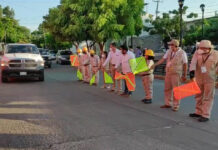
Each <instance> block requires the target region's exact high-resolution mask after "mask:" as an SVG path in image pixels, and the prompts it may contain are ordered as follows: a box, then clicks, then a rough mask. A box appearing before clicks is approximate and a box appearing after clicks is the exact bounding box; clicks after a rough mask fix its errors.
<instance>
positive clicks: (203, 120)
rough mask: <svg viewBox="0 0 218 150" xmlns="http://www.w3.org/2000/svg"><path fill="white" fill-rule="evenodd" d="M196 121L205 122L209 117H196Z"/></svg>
mask: <svg viewBox="0 0 218 150" xmlns="http://www.w3.org/2000/svg"><path fill="white" fill-rule="evenodd" d="M198 121H199V122H207V121H209V118H205V117H202V116H201V117H200V118H199V119H198Z"/></svg>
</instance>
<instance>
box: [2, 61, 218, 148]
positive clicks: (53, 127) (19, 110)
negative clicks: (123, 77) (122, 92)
mask: <svg viewBox="0 0 218 150" xmlns="http://www.w3.org/2000/svg"><path fill="white" fill-rule="evenodd" d="M45 75H46V80H45V82H32V81H13V82H11V83H7V84H3V83H1V84H0V149H6V150H7V149H41V150H44V149H51V150H205V149H207V150H217V149H218V142H217V138H218V128H217V125H218V121H217V118H218V109H217V108H218V106H217V105H218V102H217V101H215V106H214V109H213V116H212V120H211V121H210V122H208V123H198V122H197V121H196V120H194V119H190V118H189V117H188V116H187V115H188V113H190V112H193V111H194V99H193V98H188V99H184V100H182V105H181V109H180V111H179V112H176V113H175V112H173V111H171V110H170V109H168V110H162V109H160V108H159V106H160V105H161V104H163V85H164V83H163V81H160V80H156V81H155V84H154V89H155V93H154V103H153V104H152V105H144V104H142V103H141V102H140V100H141V99H142V98H143V95H144V94H143V89H142V85H141V81H140V78H138V79H137V91H136V92H135V93H134V94H133V96H132V97H131V98H123V97H120V96H118V95H116V94H114V93H110V92H108V91H106V90H103V89H100V88H99V87H91V86H89V85H86V84H82V83H80V82H78V81H76V79H75V72H73V70H72V68H71V67H69V66H59V65H58V66H57V65H55V66H54V67H53V68H52V69H46V74H45ZM217 94H218V91H217ZM217 99H218V95H216V100H217Z"/></svg>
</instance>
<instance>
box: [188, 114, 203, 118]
mask: <svg viewBox="0 0 218 150" xmlns="http://www.w3.org/2000/svg"><path fill="white" fill-rule="evenodd" d="M189 117H192V118H199V117H201V115H198V114H196V113H193V114H189Z"/></svg>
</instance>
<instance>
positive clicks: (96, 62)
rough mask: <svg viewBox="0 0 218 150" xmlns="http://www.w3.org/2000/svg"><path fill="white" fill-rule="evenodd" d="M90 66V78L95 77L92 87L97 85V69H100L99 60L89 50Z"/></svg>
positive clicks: (92, 51)
mask: <svg viewBox="0 0 218 150" xmlns="http://www.w3.org/2000/svg"><path fill="white" fill-rule="evenodd" d="M90 64H91V76H93V75H95V83H94V85H96V86H97V85H98V83H99V68H100V58H99V56H98V55H96V54H95V51H94V50H90Z"/></svg>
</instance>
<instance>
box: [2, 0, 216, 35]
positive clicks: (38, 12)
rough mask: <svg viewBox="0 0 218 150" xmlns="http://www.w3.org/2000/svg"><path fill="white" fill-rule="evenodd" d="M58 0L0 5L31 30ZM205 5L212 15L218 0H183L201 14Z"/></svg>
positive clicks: (172, 1) (172, 3) (167, 0)
mask: <svg viewBox="0 0 218 150" xmlns="http://www.w3.org/2000/svg"><path fill="white" fill-rule="evenodd" d="M162 1H163V2H161V3H160V6H159V11H160V12H161V13H163V12H167V11H169V10H172V9H175V8H178V0H162ZM59 3H60V0H0V5H2V6H7V5H8V6H10V7H11V8H13V9H14V10H15V14H16V15H15V18H16V19H18V20H19V21H20V24H21V25H23V26H26V27H28V28H29V29H31V30H32V31H33V30H35V29H37V27H38V25H39V24H40V23H41V22H42V20H43V19H42V17H43V16H44V15H46V14H47V13H48V10H49V8H52V7H55V6H57V5H58V4H59ZM146 3H149V5H148V6H147V10H148V13H151V14H155V9H156V3H154V2H153V0H146ZM202 3H204V4H205V5H206V9H205V15H206V17H209V16H213V15H214V14H215V11H216V10H217V12H218V0H185V5H186V6H188V7H189V10H188V11H189V12H191V11H192V12H196V13H198V14H199V16H200V15H201V10H200V8H199V6H200V4H202Z"/></svg>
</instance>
